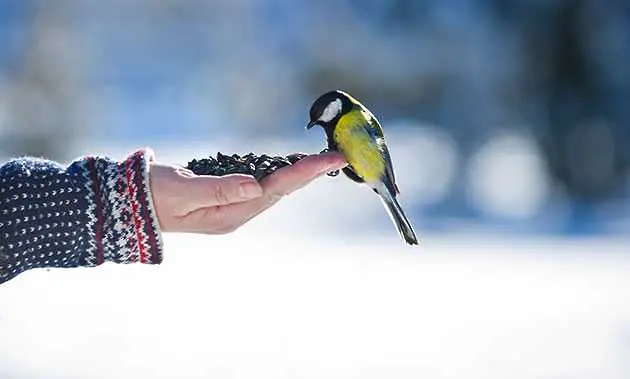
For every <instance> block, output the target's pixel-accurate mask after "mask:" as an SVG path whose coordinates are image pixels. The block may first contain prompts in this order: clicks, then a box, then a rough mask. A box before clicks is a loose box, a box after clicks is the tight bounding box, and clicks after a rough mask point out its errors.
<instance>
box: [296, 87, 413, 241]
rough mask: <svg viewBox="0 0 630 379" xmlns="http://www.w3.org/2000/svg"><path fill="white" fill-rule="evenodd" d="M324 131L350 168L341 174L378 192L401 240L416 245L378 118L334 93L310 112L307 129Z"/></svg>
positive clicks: (333, 149) (321, 99) (326, 96)
mask: <svg viewBox="0 0 630 379" xmlns="http://www.w3.org/2000/svg"><path fill="white" fill-rule="evenodd" d="M315 125H319V126H321V127H322V128H324V131H325V132H326V137H327V140H328V150H331V151H339V152H341V153H342V154H343V155H344V156H345V158H346V160H347V161H348V166H346V167H344V168H343V169H342V171H343V172H344V174H346V176H348V177H349V178H350V179H352V180H354V181H355V182H358V183H365V184H367V185H368V186H369V187H371V188H372V189H373V190H374V192H376V193H377V194H378V195H379V197H380V198H381V200H382V201H383V204H384V205H385V208H386V209H387V211H388V213H389V215H390V217H391V219H392V221H393V222H394V224H395V225H396V228H397V229H398V232H399V233H400V235H401V236H402V238H403V239H404V240H405V241H406V242H407V243H408V244H410V245H417V244H418V238H417V237H416V233H415V232H414V230H413V227H412V226H411V223H410V222H409V219H408V218H407V216H405V213H404V212H403V210H402V207H401V206H400V204H399V203H398V200H397V199H396V196H397V195H398V194H399V193H400V191H399V190H398V186H397V185H396V179H395V177H394V168H393V166H392V160H391V157H390V155H389V150H388V149H387V145H386V144H385V137H384V135H383V128H382V127H381V124H380V123H379V122H378V120H377V119H376V117H374V115H373V114H372V113H371V112H370V111H369V110H368V109H367V108H366V107H365V106H363V105H362V104H361V103H360V102H359V101H358V100H356V99H355V98H353V97H352V96H350V95H349V94H348V93H346V92H343V91H339V90H335V91H330V92H327V93H325V94H323V95H321V96H320V97H319V98H317V100H315V102H314V103H313V105H312V106H311V109H310V122H309V123H308V125H307V126H306V128H307V129H310V128H312V127H313V126H315Z"/></svg>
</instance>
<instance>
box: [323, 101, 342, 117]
mask: <svg viewBox="0 0 630 379" xmlns="http://www.w3.org/2000/svg"><path fill="white" fill-rule="evenodd" d="M341 105H342V104H341V99H335V100H334V101H332V102H331V103H330V104H328V105H327V106H326V108H324V111H323V112H322V115H321V116H319V121H322V122H330V121H332V120H333V119H334V118H335V117H337V116H338V115H339V113H341Z"/></svg>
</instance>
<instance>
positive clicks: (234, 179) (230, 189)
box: [186, 174, 263, 211]
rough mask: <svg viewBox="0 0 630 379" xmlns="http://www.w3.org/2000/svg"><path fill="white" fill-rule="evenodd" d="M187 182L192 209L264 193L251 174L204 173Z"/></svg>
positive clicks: (247, 198) (246, 198) (222, 203)
mask: <svg viewBox="0 0 630 379" xmlns="http://www.w3.org/2000/svg"><path fill="white" fill-rule="evenodd" d="M186 182H187V188H186V191H187V192H186V196H187V197H188V198H189V199H190V211H193V210H195V209H199V208H207V207H214V206H218V205H227V204H232V203H238V202H242V201H247V200H251V199H255V198H258V197H261V196H262V195H263V189H262V187H261V186H260V184H259V183H258V182H257V181H256V179H255V178H254V177H253V176H250V175H242V174H230V175H225V176H203V175H202V176H195V177H191V178H188V179H187V180H186Z"/></svg>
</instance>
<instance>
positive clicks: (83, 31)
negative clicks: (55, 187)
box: [0, 0, 630, 235]
mask: <svg viewBox="0 0 630 379" xmlns="http://www.w3.org/2000/svg"><path fill="white" fill-rule="evenodd" d="M629 8H630V6H629V4H628V2H625V1H597V0H592V1H586V0H582V1H569V0H564V1H562V0H554V1H525V0H509V1H496V0H457V1H450V2H443V1H437V0H433V1H413V0H389V1H388V0H366V1H356V0H354V1H350V0H348V1H332V0H330V1H318V2H294V1H289V0H270V1H256V0H238V1H228V0H225V1H220V0H217V1H201V0H180V1H175V0H159V1H157V0H152V1H149V0H136V1H122V0H114V1H109V2H100V1H91V0H84V1H70V0H66V1H55V2H50V1H45V0H28V1H20V0H1V1H0V136H1V137H2V142H3V143H2V144H0V151H4V153H5V155H14V154H38V155H45V156H49V157H51V158H54V159H69V158H71V157H72V156H74V155H75V154H77V153H84V152H85V151H84V150H85V148H86V146H92V145H93V141H98V142H99V143H100V144H110V145H111V146H116V145H117V144H119V143H121V141H122V142H124V144H138V145H147V144H148V145H151V144H160V145H162V146H163V145H164V144H165V142H167V143H172V144H173V146H175V145H178V146H179V145H182V144H186V143H189V142H191V141H198V140H212V139H213V138H215V137H216V138H222V137H228V138H232V139H242V140H243V141H245V140H255V139H257V138H260V137H261V136H266V137H272V138H276V139H279V140H284V141H285V142H286V143H287V144H289V146H290V143H291V142H290V141H299V140H302V139H307V138H312V136H310V137H309V136H306V134H305V132H304V131H303V127H302V126H303V125H304V123H305V120H306V116H307V111H308V107H309V106H310V103H311V102H312V100H313V99H314V98H315V97H316V96H317V95H318V94H320V93H322V92H323V91H326V90H328V89H331V88H344V89H346V90H348V91H350V92H351V93H353V94H354V95H355V96H357V97H358V98H359V99H361V100H363V101H364V102H365V104H366V105H368V106H369V107H370V108H371V109H372V110H373V111H374V113H375V114H376V115H377V116H378V117H379V118H380V119H381V121H382V122H383V124H384V126H385V129H386V134H387V135H388V137H389V136H390V135H391V136H392V138H391V139H392V141H391V142H390V145H391V146H390V148H391V149H392V150H393V152H394V153H395V151H396V150H397V149H398V151H402V150H404V149H403V148H402V147H398V146H396V145H395V144H393V143H392V142H394V141H404V142H405V143H406V144H405V146H406V147H405V149H406V150H405V152H404V153H403V152H400V153H399V154H398V159H397V162H395V164H396V165H397V166H398V167H399V168H397V170H398V171H399V175H400V176H404V177H411V176H414V175H416V174H417V175H418V176H419V177H421V178H422V180H421V181H420V180H418V181H417V182H418V183H417V185H416V186H415V187H413V188H412V189H411V190H408V191H407V192H405V193H404V195H405V202H406V203H407V204H408V207H409V209H410V212H411V213H412V214H413V215H414V218H415V219H416V220H418V221H417V223H418V224H419V225H418V227H419V228H421V229H424V230H446V231H448V230H450V229H452V228H453V225H460V224H465V225H469V226H471V227H472V228H476V227H480V228H483V229H490V230H493V231H502V232H508V233H551V234H570V235H573V234H577V235H582V234H608V233H620V234H624V233H627V232H628V231H630V201H629V199H630V190H629V187H628V184H629V183H630V180H629V179H630V178H629V176H628V166H629V165H630V128H629V125H630V107H629V106H628V104H629V100H630V70H628V68H627V61H628V59H629V58H630V44H629V43H628V41H630V22H629V21H630V20H629V18H630V10H629ZM395 136H398V137H395ZM401 144H402V143H401ZM414 146H415V149H414ZM213 151H215V149H213V147H212V146H209V147H208V153H211V152H213ZM260 153H262V152H260ZM268 153H274V152H273V151H270V152H268ZM394 156H395V157H396V154H394ZM401 160H406V161H408V162H410V163H408V162H403V163H401V162H400V161H401ZM408 181H410V182H413V181H414V180H413V179H408ZM410 187H411V186H410ZM403 190H404V189H403ZM384 222H387V220H384ZM388 227H389V226H388Z"/></svg>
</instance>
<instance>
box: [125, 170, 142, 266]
mask: <svg viewBox="0 0 630 379" xmlns="http://www.w3.org/2000/svg"><path fill="white" fill-rule="evenodd" d="M131 162H132V159H127V160H126V161H125V174H126V177H127V189H128V191H129V202H130V203H131V214H132V217H133V222H134V227H135V228H134V229H135V232H136V240H137V243H138V254H139V259H140V263H145V258H144V256H145V251H144V240H143V235H142V220H141V218H140V217H139V216H138V208H139V204H138V201H137V199H136V191H137V188H136V184H135V183H134V181H133V178H132V174H133V168H132V167H131Z"/></svg>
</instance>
